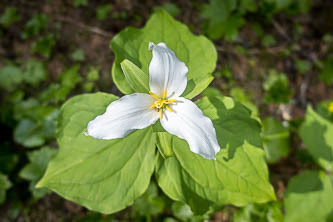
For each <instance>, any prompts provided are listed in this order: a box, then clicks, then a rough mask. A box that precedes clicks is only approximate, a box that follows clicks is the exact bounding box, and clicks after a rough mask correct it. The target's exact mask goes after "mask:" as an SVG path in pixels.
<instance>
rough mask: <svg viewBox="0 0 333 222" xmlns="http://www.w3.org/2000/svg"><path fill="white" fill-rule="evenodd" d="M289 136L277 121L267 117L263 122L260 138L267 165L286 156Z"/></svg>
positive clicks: (288, 148) (288, 147)
mask: <svg viewBox="0 0 333 222" xmlns="http://www.w3.org/2000/svg"><path fill="white" fill-rule="evenodd" d="M289 137H290V134H289V131H288V129H286V128H285V127H284V126H283V125H282V124H281V123H280V122H279V121H277V120H275V119H273V118H272V117H268V118H266V119H264V121H263V132H262V138H263V143H264V149H265V157H266V160H267V162H268V163H275V162H278V161H279V160H280V159H281V158H282V157H286V156H288V153H289V150H290V139H289Z"/></svg>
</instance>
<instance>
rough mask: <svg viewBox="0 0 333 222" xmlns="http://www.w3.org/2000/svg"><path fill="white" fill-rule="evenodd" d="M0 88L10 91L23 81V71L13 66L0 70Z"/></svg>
mask: <svg viewBox="0 0 333 222" xmlns="http://www.w3.org/2000/svg"><path fill="white" fill-rule="evenodd" d="M0 79H1V81H0V88H4V89H6V90H9V91H12V90H13V89H15V86H16V85H17V84H19V83H21V82H22V81H23V71H22V69H21V68H20V67H18V66H15V65H6V66H4V67H3V68H1V69H0Z"/></svg>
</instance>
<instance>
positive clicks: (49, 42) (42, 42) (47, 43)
mask: <svg viewBox="0 0 333 222" xmlns="http://www.w3.org/2000/svg"><path fill="white" fill-rule="evenodd" d="M55 44H56V42H55V40H54V38H53V35H52V34H49V35H47V36H44V37H41V38H39V39H38V40H37V41H36V42H34V43H33V44H32V46H31V49H32V52H34V53H40V54H41V55H43V56H44V57H46V58H49V57H50V55H51V52H52V48H53V46H54V45H55Z"/></svg>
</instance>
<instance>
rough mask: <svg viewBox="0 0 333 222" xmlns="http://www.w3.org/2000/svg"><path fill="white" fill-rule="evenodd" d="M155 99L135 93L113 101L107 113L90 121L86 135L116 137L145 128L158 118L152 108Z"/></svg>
mask: <svg viewBox="0 0 333 222" xmlns="http://www.w3.org/2000/svg"><path fill="white" fill-rule="evenodd" d="M153 103H154V99H153V98H152V97H151V96H150V95H148V94H144V93H133V94H131V95H126V96H123V97H122V98H120V99H119V100H116V101H114V102H112V103H111V104H110V105H109V106H108V107H107V109H106V111H105V113H104V114H102V115H100V116H97V117H96V118H95V119H94V120H92V121H90V122H89V123H88V127H87V133H86V135H89V136H92V137H94V138H96V139H115V138H122V137H125V136H126V135H128V134H129V133H130V132H132V131H133V130H135V129H143V128H146V127H147V126H149V125H152V124H153V123H155V122H156V120H157V119H158V113H157V112H156V111H155V110H150V109H149V107H150V106H151V105H152V104H153Z"/></svg>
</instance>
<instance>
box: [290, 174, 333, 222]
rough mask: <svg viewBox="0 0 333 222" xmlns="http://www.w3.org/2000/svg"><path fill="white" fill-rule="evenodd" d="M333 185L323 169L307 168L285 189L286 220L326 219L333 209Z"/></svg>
mask: <svg viewBox="0 0 333 222" xmlns="http://www.w3.org/2000/svg"><path fill="white" fill-rule="evenodd" d="M332 200H333V186H332V181H331V180H330V179H329V176H328V175H326V174H325V173H324V172H322V171H314V170H307V171H305V172H303V173H301V174H299V175H297V176H295V177H293V178H291V180H290V181H289V183H288V187H287V189H286V191H285V199H284V205H285V212H286V217H285V221H286V222H298V221H302V222H313V221H325V218H326V217H327V215H328V214H329V213H330V212H331V211H332V210H333V201H332Z"/></svg>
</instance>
